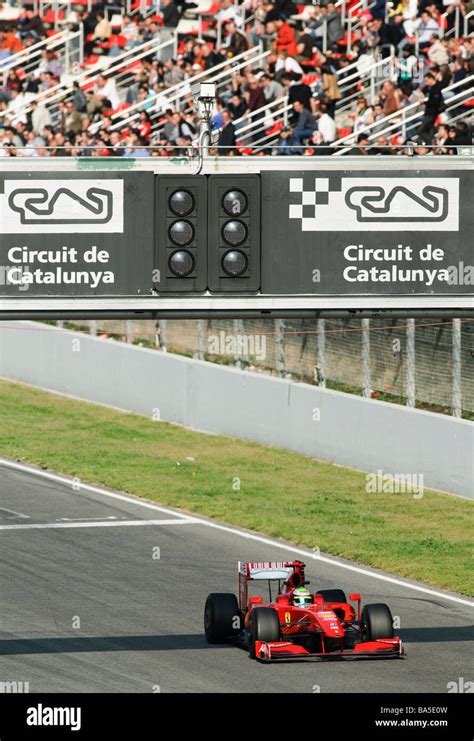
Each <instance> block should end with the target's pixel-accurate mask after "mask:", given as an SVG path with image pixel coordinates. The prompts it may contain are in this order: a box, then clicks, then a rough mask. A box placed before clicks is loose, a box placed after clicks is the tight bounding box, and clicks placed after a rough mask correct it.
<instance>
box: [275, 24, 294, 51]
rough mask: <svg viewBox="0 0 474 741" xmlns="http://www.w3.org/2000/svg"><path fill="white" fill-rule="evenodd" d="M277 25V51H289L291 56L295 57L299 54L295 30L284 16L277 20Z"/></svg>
mask: <svg viewBox="0 0 474 741" xmlns="http://www.w3.org/2000/svg"><path fill="white" fill-rule="evenodd" d="M275 25H276V27H277V37H276V39H275V49H276V51H287V52H288V54H289V56H290V57H295V56H296V55H297V54H298V47H297V44H296V36H295V32H294V31H293V29H292V28H291V26H289V25H288V23H287V22H286V21H284V20H283V19H282V18H279V19H278V20H277V21H275Z"/></svg>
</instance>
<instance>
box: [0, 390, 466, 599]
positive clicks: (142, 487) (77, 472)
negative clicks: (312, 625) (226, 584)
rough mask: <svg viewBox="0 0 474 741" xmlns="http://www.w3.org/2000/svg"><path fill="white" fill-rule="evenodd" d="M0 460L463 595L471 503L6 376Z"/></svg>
mask: <svg viewBox="0 0 474 741" xmlns="http://www.w3.org/2000/svg"><path fill="white" fill-rule="evenodd" d="M0 418H1V425H0V455H1V456H5V457H8V458H12V459H17V460H22V461H29V462H30V463H34V464H38V465H41V466H46V467H48V468H50V469H53V470H55V471H59V472H62V473H64V474H68V475H70V476H77V477H79V478H80V479H82V480H83V481H89V482H94V483H97V484H103V485H105V486H108V487H111V488H114V489H120V490H122V491H126V492H130V493H132V494H136V495H139V496H142V497H147V498H149V499H152V500H154V501H157V502H160V503H162V504H167V505H170V506H173V507H180V508H183V509H185V510H189V511H191V512H195V513H199V514H203V515H208V516H210V517H215V518H217V519H220V520H223V521H225V522H228V523H230V524H233V525H240V526H242V527H245V528H249V529H251V530H257V531H259V532H262V533H266V534H267V535H270V536H273V537H276V538H284V539H287V540H290V541H293V542H294V543H298V544H301V545H304V546H307V547H309V548H320V549H321V550H322V551H325V552H327V553H331V554H333V555H336V556H342V557H345V558H348V559H352V560H354V561H358V562H361V563H364V564H367V565H370V566H374V567H377V568H380V569H384V570H386V571H390V572H392V573H395V574H399V575H401V576H405V577H409V578H413V579H419V580H421V581H424V582H426V583H428V584H431V585H434V586H438V587H444V588H448V589H452V590H455V591H458V592H461V593H464V594H469V595H472V594H473V592H474V579H473V568H472V566H473V550H472V543H473V541H474V538H473V535H474V525H473V517H472V504H471V503H470V502H468V501H466V500H462V499H458V498H456V497H453V496H449V495H447V494H440V493H437V492H431V491H425V492H424V496H423V497H422V498H421V499H415V498H414V497H413V495H411V494H407V493H404V494H368V493H367V492H366V489H365V486H366V476H365V474H364V473H361V472H358V471H354V470H352V469H348V468H341V467H338V466H336V465H333V464H330V463H322V462H320V461H316V460H313V459H311V458H307V457H304V456H302V455H298V454H296V453H291V452H288V451H285V450H277V449H274V448H268V447H264V446H261V445H257V444H254V443H249V442H243V441H240V440H234V439H232V438H228V437H221V436H210V435H206V434H202V433H198V432H192V431H191V430H187V429H185V428H182V427H178V426H175V425H171V424H167V423H165V422H154V421H152V420H151V419H148V418H146V417H141V416H138V415H134V414H126V413H121V412H118V411H114V410H112V409H108V408H106V407H101V406H98V405H93V404H88V403H86V402H79V401H74V400H70V399H65V398H62V397H60V396H55V395H52V394H48V393H45V392H42V391H38V390H36V389H32V388H28V387H25V386H22V385H19V384H14V383H10V382H6V381H0Z"/></svg>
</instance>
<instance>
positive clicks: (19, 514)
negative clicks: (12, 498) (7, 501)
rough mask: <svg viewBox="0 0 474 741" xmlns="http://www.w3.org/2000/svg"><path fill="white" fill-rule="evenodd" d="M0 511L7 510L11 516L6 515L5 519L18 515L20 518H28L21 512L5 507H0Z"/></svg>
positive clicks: (11, 518)
mask: <svg viewBox="0 0 474 741" xmlns="http://www.w3.org/2000/svg"><path fill="white" fill-rule="evenodd" d="M0 512H9V513H10V514H11V515H13V517H7V520H13V518H14V517H19V518H20V519H21V520H29V519H30V517H29V515H23V514H22V513H21V512H15V510H14V509H7V508H6V507H0Z"/></svg>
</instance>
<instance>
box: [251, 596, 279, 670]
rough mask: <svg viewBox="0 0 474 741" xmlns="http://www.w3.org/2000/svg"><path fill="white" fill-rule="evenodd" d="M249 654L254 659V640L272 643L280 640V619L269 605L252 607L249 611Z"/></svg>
mask: <svg viewBox="0 0 474 741" xmlns="http://www.w3.org/2000/svg"><path fill="white" fill-rule="evenodd" d="M249 628H250V643H249V656H250V658H251V659H255V658H256V656H255V642H256V641H263V642H265V643H274V642H276V641H279V640H280V620H279V618H278V613H277V611H276V610H273V608H271V607H254V609H253V610H252V612H251V613H250V626H249Z"/></svg>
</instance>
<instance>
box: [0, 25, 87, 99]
mask: <svg viewBox="0 0 474 741" xmlns="http://www.w3.org/2000/svg"><path fill="white" fill-rule="evenodd" d="M45 52H54V53H56V54H57V55H58V57H57V59H58V61H59V63H60V65H61V66H62V69H63V72H65V73H66V74H71V72H73V71H74V70H75V68H76V67H79V65H81V64H82V63H83V61H84V31H83V26H82V24H81V25H80V28H79V30H78V31H58V32H57V33H56V34H55V35H54V36H50V37H49V38H47V39H44V40H43V41H38V42H37V43H36V44H32V45H31V46H28V47H26V48H25V49H22V50H21V51H18V52H16V54H12V55H11V56H10V57H7V58H6V59H4V60H3V61H2V62H0V75H1V77H2V81H3V85H5V84H6V81H7V77H8V73H9V72H10V70H12V69H13V70H15V69H22V70H23V71H24V73H25V75H30V74H32V73H33V72H35V71H36V70H37V69H38V67H40V65H41V62H42V61H43V58H44V53H45Z"/></svg>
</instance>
